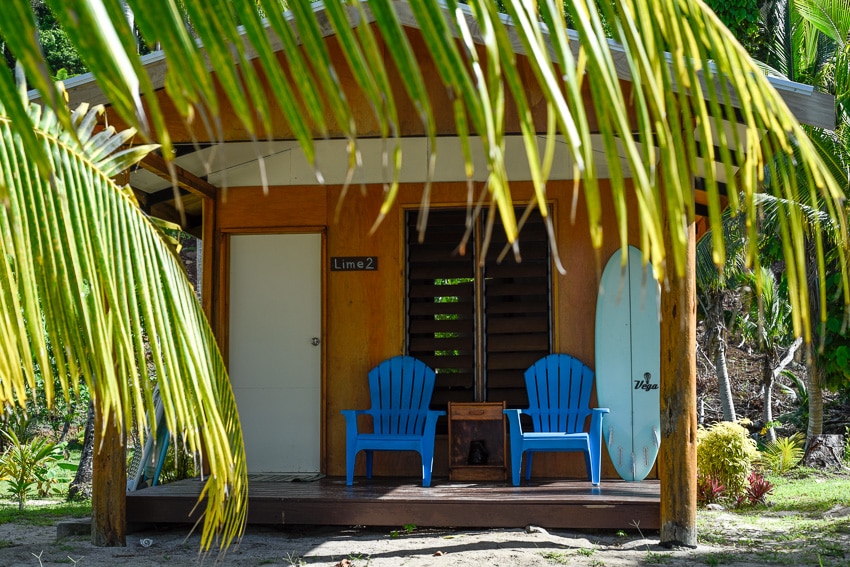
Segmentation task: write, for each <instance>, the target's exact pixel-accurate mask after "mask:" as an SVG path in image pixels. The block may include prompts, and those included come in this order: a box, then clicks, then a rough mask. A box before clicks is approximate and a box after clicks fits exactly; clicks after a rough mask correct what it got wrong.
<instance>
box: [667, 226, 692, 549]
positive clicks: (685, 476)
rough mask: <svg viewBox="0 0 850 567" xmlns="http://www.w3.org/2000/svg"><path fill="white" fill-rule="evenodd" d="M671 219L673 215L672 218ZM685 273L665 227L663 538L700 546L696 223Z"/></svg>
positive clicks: (686, 544) (690, 545) (672, 543)
mask: <svg viewBox="0 0 850 567" xmlns="http://www.w3.org/2000/svg"><path fill="white" fill-rule="evenodd" d="M667 222H670V219H667ZM687 230H688V245H687V261H686V269H685V276H684V277H683V278H679V277H677V276H676V274H675V268H674V267H673V253H672V245H671V242H670V233H671V231H670V230H665V231H664V234H665V247H666V257H667V259H668V260H667V262H668V264H667V265H668V268H667V283H666V285H662V289H661V322H662V324H661V448H660V452H659V453H660V454H659V461H658V476H659V479H660V480H661V544H662V545H665V546H668V547H671V546H686V547H696V545H697V530H696V509H697V498H696V492H697V491H696V480H697V459H696V453H697V411H696V408H697V388H696V225H695V224H693V223H691V224H690V225H689V226H688V229H687Z"/></svg>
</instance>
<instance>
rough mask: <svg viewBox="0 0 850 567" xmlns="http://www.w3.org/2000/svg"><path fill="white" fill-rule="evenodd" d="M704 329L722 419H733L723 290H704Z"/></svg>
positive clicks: (733, 405)
mask: <svg viewBox="0 0 850 567" xmlns="http://www.w3.org/2000/svg"><path fill="white" fill-rule="evenodd" d="M704 298H705V304H704V306H705V313H706V315H705V329H706V350H707V351H708V356H709V357H710V358H711V361H712V363H713V364H714V374H715V376H717V391H718V394H719V396H720V408H721V411H722V413H723V421H735V419H736V416H735V402H734V401H733V400H732V384H731V382H730V381H729V368H728V366H727V364H726V341H725V340H724V336H725V334H726V324H725V322H724V320H723V291H720V292H716V291H709V292H706V295H705V296H704Z"/></svg>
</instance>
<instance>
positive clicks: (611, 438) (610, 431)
mask: <svg viewBox="0 0 850 567" xmlns="http://www.w3.org/2000/svg"><path fill="white" fill-rule="evenodd" d="M613 442H614V428H613V427H609V428H608V446H609V447H610V446H611V443H613Z"/></svg>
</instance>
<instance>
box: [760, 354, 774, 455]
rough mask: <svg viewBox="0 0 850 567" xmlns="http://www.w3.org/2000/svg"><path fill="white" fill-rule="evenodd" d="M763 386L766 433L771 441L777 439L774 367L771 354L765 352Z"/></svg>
mask: <svg viewBox="0 0 850 567" xmlns="http://www.w3.org/2000/svg"><path fill="white" fill-rule="evenodd" d="M762 387H763V388H764V412H763V416H764V427H765V435H767V439H768V440H769V441H770V442H773V441H776V430H774V429H773V368H772V365H771V364H770V356H768V355H766V354H765V357H764V366H763V367H762Z"/></svg>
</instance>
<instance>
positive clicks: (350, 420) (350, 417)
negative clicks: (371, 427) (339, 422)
mask: <svg viewBox="0 0 850 567" xmlns="http://www.w3.org/2000/svg"><path fill="white" fill-rule="evenodd" d="M339 412H340V413H341V414H342V415H343V416H345V426H346V427H350V428H351V431H355V432H356V431H358V428H357V416H358V415H372V413H373V412H372V410H353V409H344V410H339Z"/></svg>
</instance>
